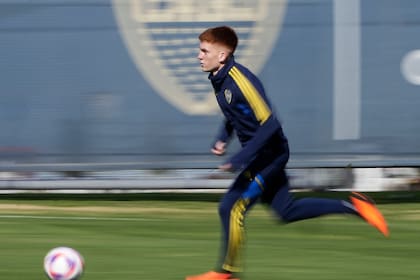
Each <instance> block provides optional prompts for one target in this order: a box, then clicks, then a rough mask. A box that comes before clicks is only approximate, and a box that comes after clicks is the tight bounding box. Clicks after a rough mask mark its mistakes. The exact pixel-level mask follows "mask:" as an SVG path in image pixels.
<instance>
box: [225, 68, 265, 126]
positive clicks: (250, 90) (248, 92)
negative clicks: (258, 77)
mask: <svg viewBox="0 0 420 280" xmlns="http://www.w3.org/2000/svg"><path fill="white" fill-rule="evenodd" d="M229 75H230V76H231V77H232V78H233V80H234V81H235V83H236V84H237V85H238V87H239V89H240V90H241V91H242V93H243V95H244V96H245V99H246V100H247V101H248V103H249V105H250V106H251V109H252V111H254V114H255V116H256V118H257V120H258V121H259V122H260V124H263V123H264V122H265V121H266V120H267V119H268V118H269V117H270V115H271V110H270V108H269V107H268V105H267V103H266V102H265V101H264V99H263V98H262V97H261V95H260V94H259V93H258V91H257V90H256V89H255V87H254V85H253V84H252V83H251V82H250V81H249V80H248V78H247V77H245V75H244V74H242V73H241V71H239V69H238V68H237V67H235V66H233V67H232V69H230V71H229Z"/></svg>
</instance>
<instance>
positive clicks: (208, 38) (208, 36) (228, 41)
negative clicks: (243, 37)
mask: <svg viewBox="0 0 420 280" xmlns="http://www.w3.org/2000/svg"><path fill="white" fill-rule="evenodd" d="M198 39H199V40H200V42H203V41H205V42H209V43H217V44H221V45H223V46H225V47H227V48H229V49H230V51H231V53H232V54H233V53H234V52H235V50H236V46H237V45H238V36H237V35H236V32H235V30H233V28H231V27H229V26H217V27H212V28H208V29H206V30H205V31H203V32H202V33H201V34H200V35H199V36H198Z"/></svg>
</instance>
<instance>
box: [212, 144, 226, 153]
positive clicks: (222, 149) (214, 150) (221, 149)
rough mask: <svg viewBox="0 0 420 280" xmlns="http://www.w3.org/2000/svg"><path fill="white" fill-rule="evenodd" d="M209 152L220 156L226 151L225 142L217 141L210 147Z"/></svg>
mask: <svg viewBox="0 0 420 280" xmlns="http://www.w3.org/2000/svg"><path fill="white" fill-rule="evenodd" d="M211 152H212V153H213V154H215V155H216V156H222V155H224V153H225V152H226V143H225V142H222V141H217V142H216V143H215V144H214V146H213V148H211Z"/></svg>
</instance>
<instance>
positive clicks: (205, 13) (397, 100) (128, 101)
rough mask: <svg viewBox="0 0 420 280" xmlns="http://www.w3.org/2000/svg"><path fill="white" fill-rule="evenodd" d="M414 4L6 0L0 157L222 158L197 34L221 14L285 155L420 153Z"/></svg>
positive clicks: (43, 162) (419, 57)
mask: <svg viewBox="0 0 420 280" xmlns="http://www.w3.org/2000/svg"><path fill="white" fill-rule="evenodd" d="M207 2H208V3H207ZM419 11H420V1H417V0H400V1H394V0H369V1H360V0H289V1H285V0H259V1H257V0H252V1H251V0H243V1H233V0H231V1H222V0H214V1H199V0H195V1H193V0H189V1H181V0H179V1H177V0H167V1H157V0H131V1H129V0H114V1H110V0H108V1H107V0H85V1H78V0H62V1H55V0H33V1H26V0H13V1H12V0H0V50H1V51H0V73H1V78H0V81H1V82H0V129H1V132H0V168H1V169H2V170H6V169H7V170H9V169H10V170H11V169H19V168H20V167H22V168H23V169H31V168H32V169H34V168H35V169H36V168H37V167H36V166H38V167H40V166H41V167H40V168H41V169H47V170H48V169H51V170H54V169H57V168H61V169H72V168H73V169H93V170H101V169H104V168H108V169H113V168H127V169H128V168H162V167H166V168H198V167H202V168H212V167H214V166H216V165H217V162H218V161H219V160H220V159H217V158H213V157H211V156H210V155H209V147H210V145H211V143H212V141H213V140H214V136H215V133H216V131H217V129H218V126H219V123H221V121H222V117H221V115H220V113H219V112H218V109H217V106H216V105H215V103H214V100H213V96H212V95H213V93H212V89H211V87H210V84H209V82H208V80H207V74H206V73H202V72H201V71H200V68H199V64H198V61H197V59H196V56H197V52H198V40H197V36H198V34H199V33H200V32H201V31H203V30H204V29H205V28H207V27H211V26H215V25H221V24H227V25H231V26H233V27H235V28H236V30H237V32H238V35H239V37H240V47H239V49H238V51H237V61H238V62H241V63H243V64H246V65H247V66H249V67H250V68H251V69H252V70H254V71H256V72H257V73H258V75H259V77H260V78H261V80H262V81H263V83H264V85H265V88H266V91H267V93H268V95H269V96H270V97H271V100H272V102H273V103H274V105H275V107H276V109H277V113H278V115H279V117H280V118H281V120H282V123H283V126H284V130H285V133H286V134H287V136H288V138H289V141H290V146H291V161H290V166H291V167H345V166H348V165H352V166H359V167H360V166H419V164H420V110H419V107H420V88H419V85H420V44H419V40H418V38H419V37H418V34H419V32H420V22H419V18H418V15H419ZM235 145H237V144H236V143H233V148H235ZM60 166H61V167H60ZM70 166H71V167H70Z"/></svg>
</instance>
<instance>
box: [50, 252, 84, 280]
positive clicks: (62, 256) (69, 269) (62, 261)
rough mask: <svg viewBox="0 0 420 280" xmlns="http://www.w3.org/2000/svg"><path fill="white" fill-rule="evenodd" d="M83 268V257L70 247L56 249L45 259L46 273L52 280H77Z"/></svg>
mask: <svg viewBox="0 0 420 280" xmlns="http://www.w3.org/2000/svg"><path fill="white" fill-rule="evenodd" d="M83 268H84V260H83V257H82V255H80V253H79V252H77V251H76V250H74V249H72V248H69V247H57V248H54V249H52V250H50V251H49V252H48V253H47V255H46V256H45V258H44V271H45V273H46V274H47V276H48V278H50V279H51V280H77V279H79V278H80V276H81V275H82V273H83Z"/></svg>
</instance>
